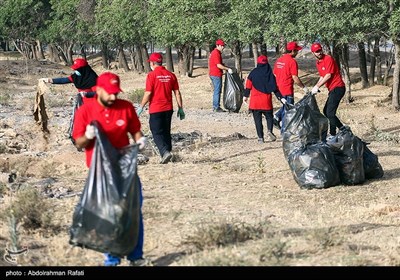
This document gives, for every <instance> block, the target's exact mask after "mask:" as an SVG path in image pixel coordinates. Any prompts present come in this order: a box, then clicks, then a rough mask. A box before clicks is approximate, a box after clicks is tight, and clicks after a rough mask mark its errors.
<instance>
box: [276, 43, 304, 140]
mask: <svg viewBox="0 0 400 280" xmlns="http://www.w3.org/2000/svg"><path fill="white" fill-rule="evenodd" d="M301 49H302V47H300V46H299V45H297V43H296V42H289V43H287V44H286V53H285V54H284V55H282V56H281V57H280V58H278V59H277V60H276V62H275V64H274V75H275V77H276V84H277V86H278V90H279V92H280V93H281V94H282V96H283V98H285V99H286V101H287V103H288V104H294V84H296V85H298V86H299V87H301V88H302V89H303V91H304V93H307V92H308V88H307V87H306V86H304V84H303V82H302V81H301V80H300V78H299V76H298V74H299V67H298V65H297V61H296V60H295V59H294V58H295V57H296V56H297V54H298V53H299V51H300V50H301ZM284 116H285V106H282V107H281V108H280V109H279V111H278V112H276V113H275V115H274V125H275V126H276V127H277V128H278V129H281V132H282V131H283V127H284V124H283V122H282V127H281V125H280V122H281V121H283V118H284Z"/></svg>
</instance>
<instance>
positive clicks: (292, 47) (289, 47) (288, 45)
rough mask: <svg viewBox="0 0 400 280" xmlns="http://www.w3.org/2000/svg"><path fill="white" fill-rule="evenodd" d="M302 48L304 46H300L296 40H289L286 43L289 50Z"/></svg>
mask: <svg viewBox="0 0 400 280" xmlns="http://www.w3.org/2000/svg"><path fill="white" fill-rule="evenodd" d="M302 48H303V47H300V46H299V45H297V43H296V42H294V41H292V42H289V43H287V44H286V49H287V50H288V51H293V50H296V51H299V50H301V49H302Z"/></svg>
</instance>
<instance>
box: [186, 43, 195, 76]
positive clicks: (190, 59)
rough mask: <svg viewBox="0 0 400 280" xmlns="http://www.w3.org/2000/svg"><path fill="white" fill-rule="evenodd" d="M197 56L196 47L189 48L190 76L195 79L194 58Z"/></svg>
mask: <svg viewBox="0 0 400 280" xmlns="http://www.w3.org/2000/svg"><path fill="white" fill-rule="evenodd" d="M195 54H196V48H195V47H189V51H188V58H187V59H188V76H189V77H193V68H194V56H195Z"/></svg>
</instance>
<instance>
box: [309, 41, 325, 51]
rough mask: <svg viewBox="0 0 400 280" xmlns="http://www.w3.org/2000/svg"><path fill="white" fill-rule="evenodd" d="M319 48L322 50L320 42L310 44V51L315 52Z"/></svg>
mask: <svg viewBox="0 0 400 280" xmlns="http://www.w3.org/2000/svg"><path fill="white" fill-rule="evenodd" d="M319 50H322V46H321V44H320V43H314V44H312V45H311V51H312V52H316V51H319Z"/></svg>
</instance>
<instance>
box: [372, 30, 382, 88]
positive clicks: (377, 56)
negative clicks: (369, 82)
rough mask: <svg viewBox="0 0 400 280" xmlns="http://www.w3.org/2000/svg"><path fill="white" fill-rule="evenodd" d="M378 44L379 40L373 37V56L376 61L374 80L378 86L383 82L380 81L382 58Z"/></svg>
mask: <svg viewBox="0 0 400 280" xmlns="http://www.w3.org/2000/svg"><path fill="white" fill-rule="evenodd" d="M379 42H380V38H379V37H375V44H374V56H375V59H376V80H377V82H378V84H380V85H382V84H383V80H382V57H381V51H380V49H379Z"/></svg>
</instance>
